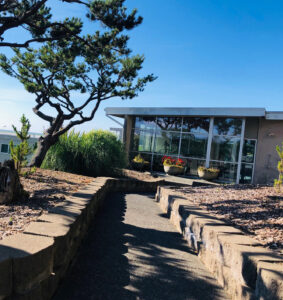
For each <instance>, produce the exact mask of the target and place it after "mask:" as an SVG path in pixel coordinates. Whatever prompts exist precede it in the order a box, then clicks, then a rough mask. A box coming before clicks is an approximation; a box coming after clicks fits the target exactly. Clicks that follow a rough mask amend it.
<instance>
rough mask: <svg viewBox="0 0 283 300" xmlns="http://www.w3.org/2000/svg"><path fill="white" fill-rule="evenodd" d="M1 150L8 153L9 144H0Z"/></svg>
mask: <svg viewBox="0 0 283 300" xmlns="http://www.w3.org/2000/svg"><path fill="white" fill-rule="evenodd" d="M1 152H3V153H8V152H9V146H8V145H7V144H2V145H1Z"/></svg>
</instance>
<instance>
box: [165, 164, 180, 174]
mask: <svg viewBox="0 0 283 300" xmlns="http://www.w3.org/2000/svg"><path fill="white" fill-rule="evenodd" d="M163 167H164V172H165V173H166V174H169V175H182V174H184V167H176V166H163Z"/></svg>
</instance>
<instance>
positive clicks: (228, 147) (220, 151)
mask: <svg viewBox="0 0 283 300" xmlns="http://www.w3.org/2000/svg"><path fill="white" fill-rule="evenodd" d="M239 149H240V139H239V138H233V137H222V136H214V137H213V138H212V143H211V153H210V159H212V160H222V161H231V162H237V161H238V157H239Z"/></svg>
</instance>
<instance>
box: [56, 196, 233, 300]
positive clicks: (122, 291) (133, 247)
mask: <svg viewBox="0 0 283 300" xmlns="http://www.w3.org/2000/svg"><path fill="white" fill-rule="evenodd" d="M64 299H66V300H71V299H80V300H82V299H103V300H107V299H111V300H112V299H113V300H118V299H123V300H127V299H131V300H132V299H133V300H134V299H137V300H155V299H156V300H157V299H160V300H166V299H169V300H171V299H172V300H175V299H180V300H181V299H182V300H184V299H192V300H193V299H201V300H205V299H210V300H214V299H229V297H228V296H227V295H226V294H225V293H224V291H223V290H222V288H221V287H219V285H218V284H217V282H216V281H215V280H214V279H213V277H212V275H211V274H210V273H209V272H208V271H207V270H206V269H205V267H204V266H203V265H202V263H201V262H200V261H199V259H198V258H197V256H196V255H195V254H193V253H190V249H189V248H188V246H187V244H186V242H185V241H184V240H183V239H182V237H181V235H180V234H179V233H177V232H176V230H175V228H174V227H173V225H171V224H170V222H169V220H168V219H167V218H165V217H164V216H163V214H162V213H161V211H160V209H159V207H158V205H157V204H156V203H155V201H154V197H153V196H151V195H140V194H126V195H125V194H118V193H117V194H112V195H109V196H108V198H107V199H106V200H105V204H104V207H103V208H102V209H101V211H100V212H99V214H98V216H97V218H96V220H95V221H94V222H93V224H92V226H91V227H90V229H89V234H88V236H87V238H86V240H85V241H84V243H83V245H82V246H81V248H80V250H79V253H78V257H77V259H76V262H75V264H74V265H73V267H72V269H71V271H70V274H69V276H68V277H67V278H66V280H65V281H64V282H63V283H62V285H61V286H60V288H59V290H58V292H57V294H56V295H55V297H54V300H64Z"/></svg>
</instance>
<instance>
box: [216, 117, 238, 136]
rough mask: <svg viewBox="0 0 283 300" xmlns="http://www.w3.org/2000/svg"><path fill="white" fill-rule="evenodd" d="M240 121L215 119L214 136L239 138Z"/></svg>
mask: <svg viewBox="0 0 283 300" xmlns="http://www.w3.org/2000/svg"><path fill="white" fill-rule="evenodd" d="M241 129H242V119H233V118H215V119H214V126H213V134H214V135H229V136H240V135H241Z"/></svg>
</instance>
